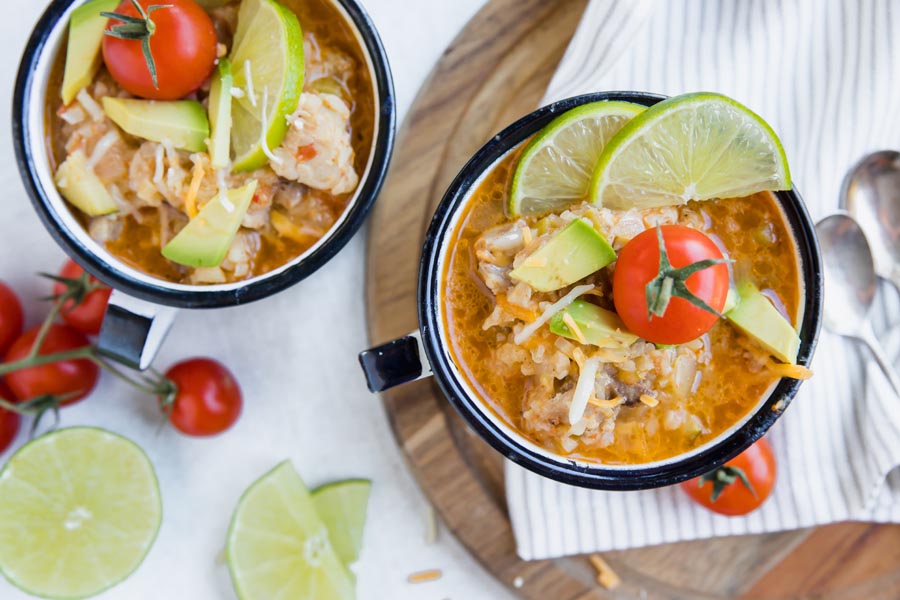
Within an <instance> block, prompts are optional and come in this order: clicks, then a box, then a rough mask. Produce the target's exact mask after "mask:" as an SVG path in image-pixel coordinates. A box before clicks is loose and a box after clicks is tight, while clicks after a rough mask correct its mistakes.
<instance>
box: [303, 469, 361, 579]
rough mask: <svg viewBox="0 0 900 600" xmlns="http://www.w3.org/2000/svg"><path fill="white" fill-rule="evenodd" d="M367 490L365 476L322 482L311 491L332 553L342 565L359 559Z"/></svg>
mask: <svg viewBox="0 0 900 600" xmlns="http://www.w3.org/2000/svg"><path fill="white" fill-rule="evenodd" d="M371 489H372V482H371V481H369V480H367V479H349V480H347V481H338V482H336V483H330V484H328V485H323V486H322V487H320V488H316V489H315V490H314V491H313V493H312V499H313V504H315V506H316V512H318V513H319V518H321V519H322V522H323V523H325V527H327V528H328V537H329V538H330V539H331V545H332V546H333V547H334V552H335V554H337V556H338V558H340V559H341V562H343V563H344V564H345V565H349V564H351V563H354V562H356V559H358V558H359V550H360V548H362V537H363V529H364V528H365V525H366V504H367V503H368V502H369V491H370V490H371Z"/></svg>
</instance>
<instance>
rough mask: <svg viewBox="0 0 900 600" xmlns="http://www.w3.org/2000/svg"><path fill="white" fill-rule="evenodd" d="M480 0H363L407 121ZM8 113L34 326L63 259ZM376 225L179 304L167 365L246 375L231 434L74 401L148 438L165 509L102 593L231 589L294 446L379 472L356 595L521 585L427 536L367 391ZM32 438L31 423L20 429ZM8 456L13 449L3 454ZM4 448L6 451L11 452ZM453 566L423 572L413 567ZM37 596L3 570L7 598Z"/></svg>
mask: <svg viewBox="0 0 900 600" xmlns="http://www.w3.org/2000/svg"><path fill="white" fill-rule="evenodd" d="M482 2H483V0H456V1H454V2H446V1H445V0H420V1H418V2H400V1H398V0H366V5H367V6H368V9H369V11H370V13H371V15H372V18H373V19H374V21H375V23H376V25H377V26H378V28H379V29H380V31H381V34H382V37H383V40H384V44H385V46H386V48H387V52H388V55H389V56H390V59H391V62H392V65H393V71H394V80H395V84H396V88H397V100H398V105H399V109H400V112H399V116H400V121H402V118H403V116H404V115H405V113H406V111H407V109H408V108H409V106H410V104H411V102H412V100H413V98H414V97H415V94H416V92H417V90H418V88H419V86H420V85H421V83H422V82H423V81H424V78H425V77H426V75H427V74H428V72H429V71H430V69H431V67H432V65H433V64H434V62H435V61H436V60H437V58H438V57H439V55H440V54H441V52H442V51H443V49H444V48H445V47H446V45H447V44H448V43H449V42H450V41H451V40H452V38H453V37H454V36H455V35H456V33H457V31H458V30H459V29H460V28H461V27H462V26H463V24H464V23H465V22H466V21H467V20H468V19H469V18H470V17H471V16H472V15H473V14H474V13H475V12H476V10H477V9H478V8H479V6H480V5H481V4H482ZM44 6H45V3H44V2H41V1H40V0H8V1H7V2H5V3H4V7H5V8H6V10H5V11H4V15H3V18H2V20H0V48H2V50H3V54H4V56H5V58H4V60H2V61H0V88H2V89H5V90H7V93H5V94H3V95H2V96H0V114H2V115H9V114H10V99H11V95H12V87H13V81H14V79H15V73H16V69H17V63H18V59H19V57H20V55H21V52H22V49H23V47H24V45H25V41H26V39H27V36H28V34H29V32H30V30H31V27H32V25H33V24H34V22H35V21H36V20H37V18H38V16H39V13H40V12H41V10H42V9H43V7H44ZM9 127H10V125H9V120H8V117H6V116H4V117H3V118H2V119H0V135H2V140H3V142H2V145H0V189H3V190H4V194H3V199H2V204H3V216H2V218H0V279H3V280H5V281H7V282H9V283H10V284H11V285H12V286H14V288H15V289H16V290H17V291H18V292H19V293H20V294H21V296H22V297H23V301H24V302H25V303H26V305H27V306H26V310H27V314H28V322H29V324H36V323H38V322H39V320H40V319H41V317H42V316H43V314H44V311H45V310H46V307H45V306H44V305H43V304H42V303H41V302H40V301H38V300H37V298H39V297H42V296H45V295H46V294H47V293H48V289H49V288H48V284H47V283H46V282H44V281H42V280H40V279H38V278H37V277H35V276H34V275H33V274H34V273H35V272H37V271H56V270H57V269H58V267H59V265H61V264H62V262H63V260H64V255H63V253H62V251H61V250H60V249H59V248H58V247H57V246H56V244H55V243H54V242H53V241H52V240H51V238H50V236H49V235H48V234H47V233H46V231H45V230H44V228H43V227H42V226H41V224H40V222H39V221H38V218H37V216H36V215H35V213H34V211H33V210H32V208H31V205H30V203H29V201H28V198H27V196H26V194H25V191H24V189H23V186H22V184H21V182H20V180H19V174H18V172H17V169H16V166H15V160H14V156H13V149H12V143H11V140H10V129H9ZM364 252H365V233H363V232H361V233H360V234H358V235H357V236H356V237H355V238H354V239H353V240H352V241H351V243H350V244H349V245H348V246H347V247H346V248H345V249H344V250H343V252H342V253H341V254H340V255H339V256H337V257H336V258H335V259H334V260H332V261H331V263H329V264H328V265H326V267H325V268H323V269H322V270H320V271H319V272H318V273H316V274H315V275H314V276H312V277H311V278H309V279H307V280H306V281H304V282H302V283H301V284H299V285H297V286H295V287H294V288H292V289H290V290H288V291H286V292H283V293H281V294H279V295H277V296H275V297H273V298H269V299H266V300H263V301H260V302H257V303H254V304H250V305H247V306H242V307H238V308H232V309H225V310H216V311H195V312H189V311H182V312H181V313H180V314H179V317H178V321H177V322H176V325H175V328H174V330H173V332H172V334H171V335H170V336H169V339H168V340H167V342H166V345H165V347H164V348H163V350H162V352H161V354H160V356H159V357H158V359H157V362H156V363H155V364H156V365H157V366H159V367H166V366H168V365H169V364H171V363H173V362H175V361H177V360H179V359H181V358H187V357H190V356H197V355H206V356H213V357H216V358H218V359H219V360H221V361H223V362H224V363H225V364H227V365H228V366H229V367H231V368H232V370H233V371H234V372H235V373H236V374H237V376H238V378H239V379H240V382H241V385H242V387H243V391H244V397H245V407H244V414H243V416H242V417H241V419H240V421H239V422H238V423H237V425H236V426H235V427H234V428H233V429H232V430H230V431H229V432H227V433H226V434H224V435H223V436H221V437H218V438H214V439H206V440H204V439H191V438H187V437H184V436H182V435H179V434H177V433H176V432H175V431H174V430H171V429H165V430H163V431H162V433H160V434H157V425H158V413H157V410H156V406H155V403H154V401H153V400H152V399H150V398H148V397H145V396H142V395H140V394H139V393H136V392H133V391H132V390H131V389H129V388H127V387H126V386H124V385H121V384H119V382H117V381H113V380H112V379H111V378H109V377H104V378H103V379H102V381H101V383H100V385H99V387H98V389H97V390H96V391H95V392H94V394H93V395H92V396H91V397H90V398H88V399H87V400H85V401H84V402H82V403H80V404H78V405H76V406H74V407H71V408H68V409H66V410H64V411H63V415H62V421H63V425H80V424H90V425H96V426H101V427H106V428H109V429H111V430H113V431H116V432H119V433H122V434H124V435H126V436H128V437H130V438H132V439H134V440H135V441H136V442H137V443H139V444H140V445H141V446H143V448H144V449H145V450H146V451H147V453H148V454H149V456H150V458H151V460H152V461H153V463H154V464H155V465H156V469H157V474H158V476H159V479H160V484H161V487H162V494H163V502H164V514H165V516H164V519H163V525H162V529H161V531H160V534H159V538H158V539H157V541H156V544H155V546H154V547H153V549H152V551H151V552H150V554H149V556H148V557H147V560H146V561H145V562H144V564H143V565H142V566H141V568H140V569H139V570H138V571H137V572H136V573H135V574H134V575H133V576H132V577H131V578H130V579H128V580H127V581H126V582H124V583H123V584H121V585H119V586H118V587H116V588H113V589H112V590H110V591H109V592H107V593H105V594H103V595H102V596H101V597H102V598H104V599H110V600H112V599H126V600H145V599H146V600H151V599H152V600H159V599H163V598H164V599H166V600H179V599H190V600H217V599H226V600H228V599H233V598H234V593H233V592H232V590H231V583H230V581H229V578H228V573H227V569H226V568H225V566H224V565H223V564H221V563H217V558H216V557H217V555H219V554H220V551H221V549H222V547H223V543H224V539H225V533H226V530H227V527H228V523H229V519H230V516H231V512H232V509H233V508H234V505H235V502H236V501H237V499H238V497H239V496H240V494H241V492H242V491H243V490H244V488H246V487H247V486H248V485H249V484H250V483H251V482H252V481H254V480H255V479H256V478H257V477H259V476H260V475H262V474H263V473H264V472H266V471H267V470H268V469H269V468H271V467H272V466H273V465H275V464H276V463H277V462H279V461H281V460H283V459H285V458H290V459H291V460H292V461H293V462H294V464H295V465H296V467H297V469H298V470H299V472H300V473H301V474H302V475H303V477H304V479H305V480H306V481H307V483H308V484H309V485H310V486H315V485H318V484H321V483H324V482H328V481H332V480H336V479H342V478H347V477H366V478H369V479H371V480H372V481H373V482H374V487H373V496H372V499H371V502H370V505H369V519H368V523H367V525H366V532H365V544H364V549H363V553H362V557H361V560H360V562H359V563H358V565H357V572H358V575H359V598H362V599H366V598H372V599H388V598H389V599H391V600H403V599H416V600H422V599H426V600H430V599H433V600H442V599H453V600H462V599H466V600H481V599H491V600H502V599H503V598H508V597H511V596H510V595H509V594H508V592H506V591H505V590H504V589H503V588H502V587H501V586H500V584H498V583H497V582H496V581H494V580H493V578H492V577H491V576H490V575H488V574H487V573H486V572H485V571H484V570H483V569H482V568H481V567H480V566H479V565H478V564H477V563H476V562H475V561H474V560H473V559H472V558H471V557H470V556H469V555H468V554H467V553H466V551H465V550H464V549H463V548H462V547H461V545H460V544H459V543H458V542H457V541H456V540H455V539H454V538H453V537H452V535H451V534H449V533H448V532H446V531H442V532H441V535H440V537H439V541H438V542H437V543H435V544H432V545H428V544H426V542H425V535H426V534H425V532H426V517H425V514H426V506H427V504H426V502H425V500H424V497H423V496H422V494H421V492H420V491H419V489H418V487H417V485H416V483H415V481H414V480H413V479H412V477H411V476H410V474H409V472H408V470H407V468H406V465H405V463H404V461H403V458H402V456H401V455H400V452H399V451H398V449H397V446H396V444H395V442H394V438H393V436H392V434H391V432H390V429H389V427H388V423H387V419H386V417H385V414H384V411H383V409H382V407H381V404H380V402H379V401H378V399H377V398H375V397H374V396H372V395H370V394H369V393H368V391H367V390H366V387H365V383H364V380H363V377H362V374H361V373H360V371H359V367H358V364H357V359H356V355H357V352H359V351H360V350H361V349H364V348H365V347H366V343H367V342H366V328H365V320H364V313H365V310H364V308H365V307H364V285H363V284H364ZM24 441H25V434H20V438H19V440H18V442H19V443H20V444H21V443H22V442H24ZM3 458H4V459H5V458H6V457H3ZM0 460H3V459H0ZM432 568H439V569H441V570H442V571H443V577H442V578H441V579H440V580H438V581H436V582H432V583H426V584H418V585H411V584H408V583H407V582H406V577H407V575H408V574H409V573H411V572H414V571H417V570H423V569H432ZM27 597H28V596H26V595H24V594H22V593H20V592H18V591H17V590H15V589H14V588H12V586H10V585H9V584H7V583H6V582H5V581H2V580H0V598H4V599H6V600H21V599H25V598H27Z"/></svg>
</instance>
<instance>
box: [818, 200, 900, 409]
mask: <svg viewBox="0 0 900 600" xmlns="http://www.w3.org/2000/svg"><path fill="white" fill-rule="evenodd" d="M816 233H817V234H818V236H819V245H820V246H821V247H822V259H823V260H822V262H823V265H824V267H825V326H826V327H827V328H828V329H829V330H830V331H832V332H834V333H837V334H839V335H843V336H847V337H852V338H856V339H858V340H860V341H862V342H864V343H865V344H866V345H867V346H868V347H869V350H870V351H871V352H872V356H873V357H875V360H876V361H877V362H878V365H879V366H880V367H881V370H882V371H884V374H885V375H886V376H887V378H888V381H889V382H890V383H891V386H892V387H893V388H894V391H895V392H896V393H897V394H898V395H900V377H898V375H897V372H896V371H895V370H894V367H893V365H892V364H891V360H890V359H889V358H888V357H887V354H885V352H884V348H882V347H881V344H880V343H879V342H878V339H877V338H876V337H875V332H874V330H873V329H872V324H871V323H870V322H869V308H871V306H872V301H873V300H874V299H875V290H876V289H877V287H878V278H877V276H876V275H875V266H874V264H873V263H872V252H871V250H869V244H868V242H866V236H865V234H864V233H863V230H862V228H861V227H860V226H859V224H857V222H856V221H854V220H853V218H852V217H850V216H848V215H845V214H836V215H831V216H829V217H825V218H824V219H822V220H821V221H819V223H818V224H817V225H816Z"/></svg>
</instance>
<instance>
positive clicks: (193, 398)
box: [166, 358, 243, 436]
mask: <svg viewBox="0 0 900 600" xmlns="http://www.w3.org/2000/svg"><path fill="white" fill-rule="evenodd" d="M166 377H168V378H169V379H170V380H171V381H172V382H173V383H174V384H175V387H176V391H175V396H174V401H173V403H172V405H171V407H170V409H169V420H170V421H171V422H172V425H174V426H175V428H176V429H178V430H179V431H181V432H182V433H185V434H187V435H194V436H207V435H215V434H217V433H222V432H223V431H225V430H226V429H228V428H229V427H231V426H232V425H234V422H235V421H237V420H238V417H239V416H241V408H242V407H243V398H242V396H241V388H240V386H239V385H238V382H237V380H235V378H234V375H232V374H231V372H230V371H229V370H228V369H227V368H225V366H224V365H222V363H220V362H218V361H215V360H212V359H211V358H192V359H189V360H184V361H181V362H180V363H177V364H175V365H173V366H172V367H171V368H170V369H169V370H168V371H166Z"/></svg>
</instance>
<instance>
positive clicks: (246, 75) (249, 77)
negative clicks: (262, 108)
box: [244, 60, 265, 108]
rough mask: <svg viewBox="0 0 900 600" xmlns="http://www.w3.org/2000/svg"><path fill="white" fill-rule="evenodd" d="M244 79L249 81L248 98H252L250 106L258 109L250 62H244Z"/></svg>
mask: <svg viewBox="0 0 900 600" xmlns="http://www.w3.org/2000/svg"><path fill="white" fill-rule="evenodd" d="M244 79H246V80H247V97H248V98H250V106H252V107H253V108H256V92H255V91H254V89H253V72H252V71H251V70H250V61H249V60H245V61H244ZM263 105H265V102H263Z"/></svg>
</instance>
